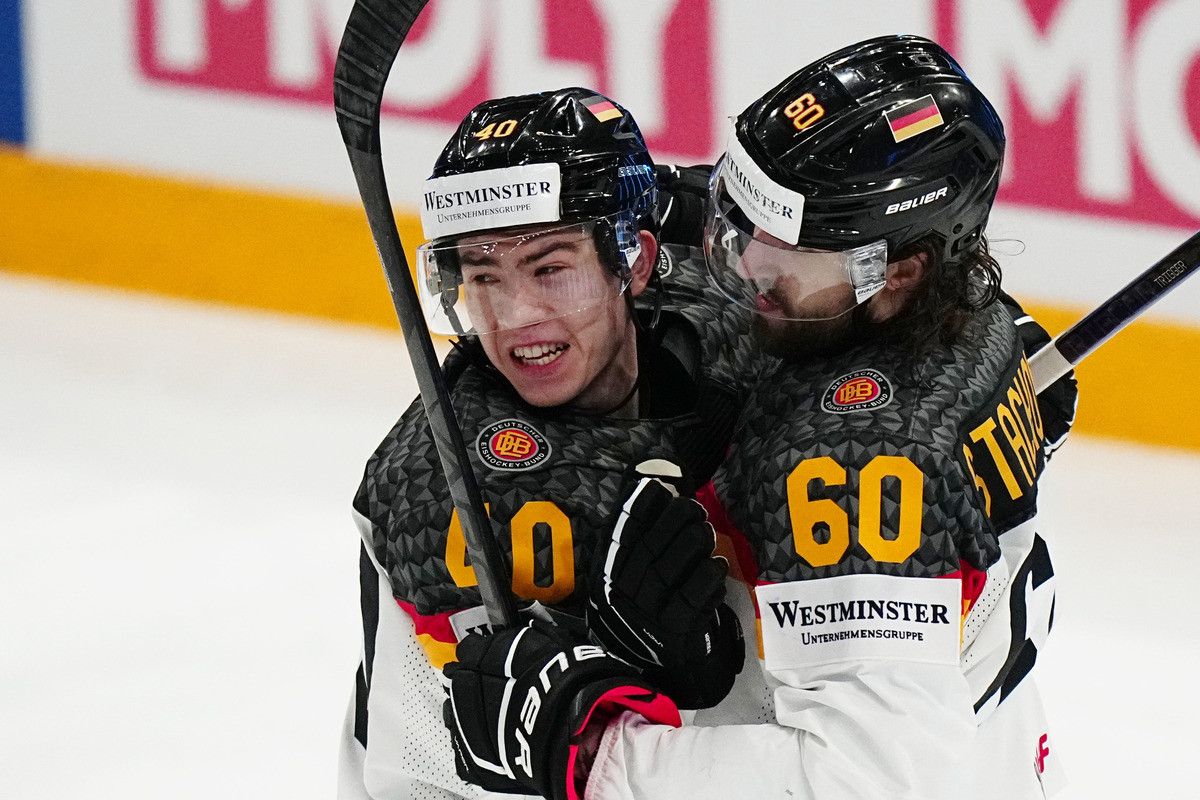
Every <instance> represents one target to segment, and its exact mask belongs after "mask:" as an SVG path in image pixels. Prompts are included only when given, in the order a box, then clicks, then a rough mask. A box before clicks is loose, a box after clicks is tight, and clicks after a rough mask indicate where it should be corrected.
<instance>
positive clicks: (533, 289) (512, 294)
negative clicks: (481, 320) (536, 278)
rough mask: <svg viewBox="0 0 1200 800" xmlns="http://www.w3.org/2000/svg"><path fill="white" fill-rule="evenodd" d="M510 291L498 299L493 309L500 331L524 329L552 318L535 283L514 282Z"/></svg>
mask: <svg viewBox="0 0 1200 800" xmlns="http://www.w3.org/2000/svg"><path fill="white" fill-rule="evenodd" d="M511 289H512V291H508V292H505V293H504V296H503V297H501V298H498V301H499V302H498V303H497V306H496V309H495V312H496V321H497V322H498V323H499V327H500V328H501V329H507V330H511V329H513V328H524V327H527V326H529V325H536V324H537V323H539V322H544V321H545V320H547V319H549V318H550V317H552V316H553V313H552V311H551V309H550V308H549V306H548V304H547V303H546V299H545V298H544V297H543V296H542V292H540V291H539V290H538V286H537V284H536V282H527V281H515V282H514V285H513V286H512V287H511Z"/></svg>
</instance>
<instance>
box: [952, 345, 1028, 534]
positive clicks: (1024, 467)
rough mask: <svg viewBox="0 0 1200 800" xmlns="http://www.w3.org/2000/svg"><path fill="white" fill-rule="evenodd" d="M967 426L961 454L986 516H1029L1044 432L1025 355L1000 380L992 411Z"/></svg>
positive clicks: (995, 517)
mask: <svg viewBox="0 0 1200 800" xmlns="http://www.w3.org/2000/svg"><path fill="white" fill-rule="evenodd" d="M966 429H967V440H966V442H965V443H964V444H963V455H964V457H965V458H966V462H967V468H968V469H969V470H970V473H971V476H972V478H973V479H974V481H975V486H976V488H977V489H978V491H979V493H980V495H981V496H982V497H983V506H984V511H985V512H986V513H987V515H988V517H990V518H992V519H993V520H994V521H997V520H999V521H1009V520H1010V519H1011V518H1014V517H1020V518H1024V517H1027V516H1028V515H1029V514H1031V513H1032V512H1033V509H1034V502H1035V499H1036V497H1035V495H1036V485H1037V477H1038V474H1039V473H1040V472H1041V471H1042V467H1043V465H1044V464H1045V455H1044V453H1043V448H1042V444H1043V438H1044V436H1045V432H1044V430H1043V426H1042V415H1041V412H1040V411H1039V410H1038V403H1037V395H1036V393H1035V392H1034V390H1033V373H1032V371H1030V369H1029V362H1028V361H1026V360H1025V359H1024V358H1022V359H1021V362H1020V366H1019V367H1018V369H1017V370H1016V374H1015V375H1014V376H1013V378H1012V380H1011V381H1010V382H1008V383H1007V384H1004V385H1002V387H1001V389H1000V391H999V392H998V394H997V396H996V398H995V406H994V407H993V408H992V410H991V412H990V413H989V414H988V415H987V416H986V417H985V418H983V420H982V421H979V422H977V423H976V424H974V425H968V426H967V428H966ZM1017 521H1019V519H1018V520H1017Z"/></svg>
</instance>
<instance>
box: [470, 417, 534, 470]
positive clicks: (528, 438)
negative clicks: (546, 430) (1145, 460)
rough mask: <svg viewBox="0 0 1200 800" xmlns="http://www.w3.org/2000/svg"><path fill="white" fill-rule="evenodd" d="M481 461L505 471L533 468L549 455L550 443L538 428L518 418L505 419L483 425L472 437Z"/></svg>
mask: <svg viewBox="0 0 1200 800" xmlns="http://www.w3.org/2000/svg"><path fill="white" fill-rule="evenodd" d="M475 449H476V451H477V452H478V453H479V458H480V459H481V460H482V461H483V463H484V464H487V465H488V466H489V467H491V468H492V469H495V470H501V471H504V472H520V471H523V470H527V469H533V468H534V467H537V466H538V465H540V464H542V463H543V462H544V461H545V460H546V459H548V458H549V457H550V443H549V442H547V441H546V437H545V436H542V434H541V432H540V431H538V430H537V428H534V427H533V426H532V425H528V424H526V423H524V422H521V420H519V419H505V420H501V421H500V422H497V423H495V424H493V425H489V426H488V427H486V428H484V429H483V430H482V431H481V432H480V434H479V437H478V438H477V439H476V440H475Z"/></svg>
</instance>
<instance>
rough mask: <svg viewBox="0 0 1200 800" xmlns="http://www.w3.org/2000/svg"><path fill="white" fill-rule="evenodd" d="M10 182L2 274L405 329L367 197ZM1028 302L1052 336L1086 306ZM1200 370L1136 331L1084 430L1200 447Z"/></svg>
mask: <svg viewBox="0 0 1200 800" xmlns="http://www.w3.org/2000/svg"><path fill="white" fill-rule="evenodd" d="M347 169H349V167H347ZM0 187H3V190H2V191H0V269H3V270H8V271H11V272H20V273H26V274H31V275H43V276H48V277H55V278H66V279H69V280H76V281H83V282H87V283H95V284H103V285H106V286H115V287H118V288H124V289H133V290H138V291H147V292H155V293H159V294H165V295H171V296H174V297H184V298H189V299H195V300H204V301H212V302H219V303H228V304H231V305H238V306H247V307H252V308H262V309H268V310H273V311H283V312H288V313H295V314H305V315H309V316H314V317H324V318H328V319H334V320H341V321H347V322H356V323H368V324H372V325H379V326H383V327H386V328H388V329H393V330H394V329H395V328H396V326H397V323H396V317H395V312H394V311H393V310H392V305H391V299H390V298H389V297H388V293H387V286H386V284H385V283H384V279H383V274H382V270H381V269H380V267H379V260H378V258H377V256H376V254H375V248H374V245H373V244H372V241H371V235H370V231H369V229H368V228H367V222H366V217H365V215H364V214H363V211H362V209H361V207H360V206H358V204H356V203H354V204H351V203H340V204H339V203H331V202H327V201H320V200H312V199H302V198H295V197H285V196H279V195H272V194H266V193H255V192H247V191H237V190H233V189H227V188H220V187H211V186H199V185H196V184H191V183H186V182H183V181H176V180H167V179H162V178H150V177H143V176H135V175H130V174H127V173H122V172H116V171H111V170H101V169H92V168H84V167H77V166H67V165H63V164H55V163H51V162H46V161H41V160H37V159H32V158H29V157H27V156H25V155H24V154H23V153H22V152H21V151H20V150H14V149H8V148H0ZM397 225H398V227H399V230H400V235H401V238H402V239H403V240H404V242H405V243H406V247H407V248H408V249H409V252H408V256H409V263H410V264H411V263H413V262H412V249H413V248H414V247H415V246H416V245H417V244H418V243H419V242H420V241H421V240H422V237H421V228H420V221H419V219H418V218H417V217H416V215H407V214H405V215H399V216H398V217H397ZM1184 291H1187V289H1184ZM1026 308H1027V309H1028V310H1029V311H1030V313H1032V314H1033V315H1034V317H1035V318H1036V319H1037V320H1038V321H1039V322H1041V323H1042V324H1043V325H1044V326H1045V327H1046V328H1047V329H1048V330H1049V331H1050V332H1051V333H1058V332H1061V331H1063V330H1065V329H1066V328H1067V327H1069V326H1070V325H1071V324H1072V323H1074V322H1075V321H1076V320H1078V319H1079V318H1080V317H1081V316H1082V315H1083V313H1084V312H1085V311H1086V309H1083V308H1074V309H1068V308H1063V307H1059V306H1041V305H1027V306H1026ZM1198 366H1200V327H1184V326H1176V325H1169V324H1164V323H1161V322H1150V321H1144V320H1143V321H1138V322H1135V323H1133V324H1132V325H1131V326H1129V327H1128V328H1126V329H1125V330H1124V331H1122V332H1121V333H1120V334H1118V335H1117V336H1116V337H1115V338H1114V339H1112V340H1111V341H1109V342H1108V343H1106V344H1105V345H1103V346H1102V347H1101V348H1100V349H1099V350H1098V351H1097V352H1096V353H1094V354H1092V355H1091V356H1089V357H1088V359H1087V360H1086V361H1085V362H1084V363H1083V365H1082V366H1081V367H1080V368H1079V370H1078V372H1079V381H1080V386H1081V399H1080V403H1079V419H1078V422H1077V424H1076V427H1075V429H1076V430H1077V431H1078V432H1080V433H1086V434H1092V435H1097V436H1108V437H1113V438H1118V439H1126V440H1129V441H1135V442H1143V443H1148V444H1158V445H1166V446H1172V447H1185V448H1191V449H1196V450H1200V414H1198V413H1196V410H1197V409H1200V369H1198V368H1197V367H1198Z"/></svg>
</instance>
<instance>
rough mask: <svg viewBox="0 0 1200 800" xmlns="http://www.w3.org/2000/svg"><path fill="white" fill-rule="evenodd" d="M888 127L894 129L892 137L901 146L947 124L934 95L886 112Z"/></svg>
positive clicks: (928, 95)
mask: <svg viewBox="0 0 1200 800" xmlns="http://www.w3.org/2000/svg"><path fill="white" fill-rule="evenodd" d="M883 115H884V116H885V117H887V121H888V125H890V126H891V128H892V137H893V138H894V139H895V140H896V143H897V144H899V143H900V142H903V141H904V140H905V139H911V138H912V137H914V136H916V135H917V134H918V133H924V132H925V131H928V130H933V129H934V128H937V127H940V126H942V125H944V124H946V123H945V121H944V120H943V119H942V112H941V110H940V109H939V108H938V105H937V102H936V101H935V100H934V99H933V95H931V94H927V95H925V96H924V97H922V98H921V99H920V100H914V101H912V102H911V103H905V104H904V105H902V106H900V107H899V108H897V109H894V110H892V111H885V112H884V114H883Z"/></svg>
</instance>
